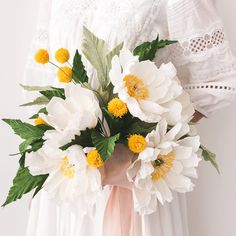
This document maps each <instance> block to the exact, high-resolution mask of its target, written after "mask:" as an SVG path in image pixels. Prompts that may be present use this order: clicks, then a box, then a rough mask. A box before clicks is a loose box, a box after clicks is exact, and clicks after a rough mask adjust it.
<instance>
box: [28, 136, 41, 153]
mask: <svg viewBox="0 0 236 236" xmlns="http://www.w3.org/2000/svg"><path fill="white" fill-rule="evenodd" d="M44 142H45V140H43V139H39V140H36V141H35V142H33V143H31V148H30V149H27V150H26V152H28V153H29V152H36V151H38V150H39V149H40V148H41V147H42V146H43V144H44Z"/></svg>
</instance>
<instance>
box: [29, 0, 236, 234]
mask: <svg viewBox="0 0 236 236" xmlns="http://www.w3.org/2000/svg"><path fill="white" fill-rule="evenodd" d="M41 5H42V6H41V11H40V19H39V25H38V33H37V35H36V37H35V40H34V42H33V47H32V52H31V56H30V58H29V61H28V64H27V67H26V74H25V80H26V81H25V83H28V84H49V83H51V84H54V85H56V83H57V82H56V79H55V71H54V70H53V69H52V68H50V67H45V66H40V65H38V64H36V63H34V61H33V55H34V52H35V51H36V49H38V48H48V50H49V51H50V52H51V54H54V52H55V51H56V49H58V48H61V47H65V48H68V49H69V50H70V52H71V53H72V54H73V53H74V51H75V49H77V48H78V49H80V47H81V41H82V29H83V26H84V25H85V26H86V27H87V28H89V29H90V30H91V31H92V32H94V33H95V34H96V35H97V36H98V37H100V38H103V39H104V40H106V41H107V42H108V43H109V46H110V47H111V48H112V47H114V46H116V45H117V44H118V43H121V42H124V43H125V46H126V47H128V48H130V49H133V48H134V47H135V46H136V45H139V44H140V43H142V42H145V41H151V40H153V39H155V38H156V36H157V34H159V35H160V38H169V39H175V40H178V41H179V43H178V44H175V45H173V46H170V47H168V48H165V49H162V50H160V51H159V53H158V55H157V57H156V59H155V62H156V63H157V65H160V64H161V63H162V62H168V61H172V62H173V63H174V64H175V66H176V67H177V69H178V75H179V78H180V79H181V82H182V84H183V86H184V88H185V89H186V90H187V91H188V92H189V93H190V95H191V98H192V101H193V103H194V105H195V108H196V110H198V111H200V112H201V113H202V114H204V115H205V116H206V117H208V116H209V115H212V114H213V113H214V112H215V111H216V110H218V109H221V108H223V107H225V106H227V105H229V104H231V103H232V102H233V101H234V99H235V95H236V93H235V89H236V63H235V58H234V57H233V56H232V53H231V51H230V49H229V45H228V41H227V39H226V35H225V32H224V29H223V26H222V22H221V20H220V18H219V16H218V14H217V11H216V9H215V6H214V4H213V3H212V2H211V0H42V4H41ZM84 61H85V63H86V67H87V70H88V72H89V75H90V77H91V78H94V76H95V73H94V71H93V70H92V68H91V67H90V65H89V64H88V63H87V62H86V60H85V59H84ZM108 197H109V188H105V190H104V193H103V196H102V197H101V199H99V200H98V202H97V213H96V216H95V218H94V219H90V218H89V217H85V216H82V215H73V214H72V213H71V212H69V210H68V209H66V208H63V207H59V206H56V205H55V203H54V202H53V201H52V200H49V199H48V197H47V194H46V193H45V192H43V191H42V192H41V193H40V194H39V195H38V196H37V197H36V198H35V199H33V201H32V204H31V211H30V218H29V225H28V231H27V236H102V222H103V213H104V208H105V206H106V203H107V199H108ZM136 227H137V229H138V232H136V233H135V234H133V235H132V236H188V235H189V234H188V229H187V228H188V227H187V215H186V207H185V196H184V195H178V194H175V196H174V201H173V202H172V203H170V204H165V205H164V206H162V205H159V207H158V211H157V212H156V213H154V214H152V215H147V216H142V218H141V220H140V224H139V225H137V226H136ZM114 236H117V235H116V234H115V233H114ZM119 236H129V235H119Z"/></svg>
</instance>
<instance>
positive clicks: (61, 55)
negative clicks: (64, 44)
mask: <svg viewBox="0 0 236 236" xmlns="http://www.w3.org/2000/svg"><path fill="white" fill-rule="evenodd" d="M55 58H56V60H57V61H58V62H59V63H65V62H67V61H68V60H69V59H70V53H69V51H68V50H67V49H65V48H60V49H58V50H57V51H56V53H55Z"/></svg>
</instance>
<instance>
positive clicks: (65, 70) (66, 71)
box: [57, 66, 72, 83]
mask: <svg viewBox="0 0 236 236" xmlns="http://www.w3.org/2000/svg"><path fill="white" fill-rule="evenodd" d="M57 78H58V80H59V81H60V82H62V83H69V82H71V80H72V69H71V68H70V67H68V66H63V67H61V68H60V69H58V71H57Z"/></svg>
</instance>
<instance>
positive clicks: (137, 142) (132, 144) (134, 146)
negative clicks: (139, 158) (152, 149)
mask: <svg viewBox="0 0 236 236" xmlns="http://www.w3.org/2000/svg"><path fill="white" fill-rule="evenodd" d="M146 146H147V142H146V139H145V138H144V137H143V136H142V135H138V134H134V135H131V136H130V137H129V138H128V147H129V149H130V150H131V151H132V152H134V153H140V152H142V151H143V150H144V149H145V148H146Z"/></svg>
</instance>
